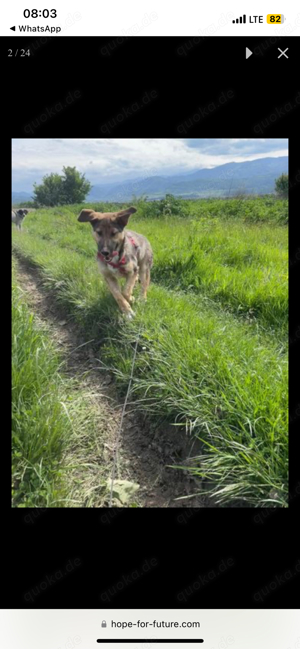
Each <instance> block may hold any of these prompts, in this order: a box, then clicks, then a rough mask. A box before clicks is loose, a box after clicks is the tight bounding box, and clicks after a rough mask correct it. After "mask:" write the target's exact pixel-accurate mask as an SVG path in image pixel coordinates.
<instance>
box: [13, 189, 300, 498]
mask: <svg viewBox="0 0 300 649" xmlns="http://www.w3.org/2000/svg"><path fill="white" fill-rule="evenodd" d="M80 207H81V206H68V207H59V208H53V209H49V210H37V211H36V212H35V213H34V214H30V215H28V216H27V217H26V221H25V222H24V231H23V232H18V231H17V230H15V229H14V232H13V245H14V247H15V249H16V250H17V251H18V252H19V253H20V254H22V256H24V257H26V258H27V259H30V260H31V261H33V262H34V263H35V264H36V265H38V266H39V268H40V269H41V272H42V275H43V282H44V284H45V286H46V287H47V288H48V289H49V291H51V292H52V293H54V294H55V295H56V297H57V300H58V301H59V303H60V304H61V305H62V306H63V308H64V311H65V313H66V314H68V317H70V318H72V320H73V321H74V322H75V323H76V325H77V327H78V330H79V331H80V332H81V333H82V335H84V336H85V337H86V339H88V337H95V338H96V340H97V341H98V344H99V349H100V348H101V359H102V362H104V364H105V366H106V367H107V368H110V369H111V371H112V372H113V373H114V375H115V378H116V384H117V386H118V389H119V391H120V394H121V395H122V394H124V393H125V391H126V388H127V385H128V381H129V376H130V370H131V362H132V355H133V348H134V345H135V341H136V337H137V335H138V332H140V343H139V347H138V354H137V360H136V365H135V370H134V381H133V389H132V394H131V407H133V404H134V407H135V409H137V410H140V411H143V412H145V413H147V415H148V416H149V417H150V418H154V419H155V418H160V419H161V418H164V420H165V421H167V422H171V423H173V424H174V435H180V434H181V435H182V434H183V430H185V431H186V432H187V433H189V434H190V435H194V436H196V437H198V438H199V439H201V440H202V443H203V452H202V454H201V456H197V457H194V458H193V459H191V460H190V461H189V464H188V466H185V467H182V468H184V469H185V470H187V469H188V470H189V471H190V472H191V473H192V474H193V475H194V476H196V477H198V478H199V484H200V481H201V480H202V479H203V478H204V479H205V484H206V489H207V490H208V493H211V494H212V495H213V496H214V500H215V502H217V503H218V504H219V505H225V506H226V505H228V504H231V505H232V504H234V503H236V502H244V504H245V505H247V506H254V507H257V506H283V507H284V506H287V496H288V481H287V480H288V479H287V470H288V445H287V299H288V296H287V270H288V265H287V228H286V227H285V223H286V220H287V201H276V200H275V199H273V198H272V197H270V198H257V199H248V200H240V199H235V200H234V199H233V200H230V201H229V200H228V201H224V200H215V199H214V200H205V201H179V200H178V201H177V200H174V199H173V200H172V199H171V200H169V201H168V200H166V201H162V202H161V203H145V202H143V201H138V202H137V207H138V212H137V213H136V214H135V215H134V217H132V219H131V220H130V227H131V228H132V229H133V230H137V231H138V232H140V233H142V234H144V235H145V236H147V237H149V239H150V241H151V244H152V246H153V249H154V267H153V273H152V279H153V283H152V285H151V287H150V290H149V299H148V302H147V304H146V305H145V306H142V305H137V308H136V309H135V310H136V318H135V319H134V320H133V321H132V322H130V323H128V322H126V324H125V322H124V321H123V320H122V319H120V317H119V314H118V311H117V308H116V305H115V302H114V300H113V298H112V297H111V296H110V295H109V294H108V293H107V289H106V288H105V287H104V285H103V283H102V280H101V278H100V276H99V274H98V273H97V268H96V264H95V242H94V241H93V239H92V237H91V233H90V227H87V225H86V224H80V223H78V222H77V215H78V214H79V211H80ZM95 207H96V206H95ZM114 207H115V206H114V205H105V211H108V210H110V209H114ZM98 209H100V210H101V209H103V211H104V205H103V206H102V205H99V206H98ZM17 366H18V363H17ZM43 417H44V416H43V414H42V413H41V414H40V415H39V416H38V419H42V418H43ZM38 419H37V420H38ZM22 435H23V437H24V439H28V440H29V439H30V436H31V437H33V438H34V437H35V435H37V429H36V430H35V426H34V425H33V426H32V427H31V429H30V430H28V431H27V429H26V427H25V428H24V430H23V431H22ZM28 443H29V442H28ZM30 444H31V442H30ZM58 458H59V454H58ZM58 464H59V460H58ZM55 471H56V469H55V470H54V475H55ZM186 504H187V506H188V501H187V503H186Z"/></svg>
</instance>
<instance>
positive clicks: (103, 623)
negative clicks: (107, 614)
mask: <svg viewBox="0 0 300 649" xmlns="http://www.w3.org/2000/svg"><path fill="white" fill-rule="evenodd" d="M101 626H102V628H105V627H106V626H107V624H106V622H105V620H103V622H101Z"/></svg>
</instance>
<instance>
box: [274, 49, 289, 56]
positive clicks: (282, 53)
mask: <svg viewBox="0 0 300 649" xmlns="http://www.w3.org/2000/svg"><path fill="white" fill-rule="evenodd" d="M277 49H278V51H279V52H281V54H279V56H277V58H278V59H280V58H281V57H282V56H284V57H285V58H286V59H288V58H289V57H288V55H287V54H286V52H287V51H288V49H289V48H288V47H286V49H285V50H281V49H280V47H277Z"/></svg>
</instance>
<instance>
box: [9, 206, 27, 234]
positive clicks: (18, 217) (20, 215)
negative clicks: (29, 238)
mask: <svg viewBox="0 0 300 649" xmlns="http://www.w3.org/2000/svg"><path fill="white" fill-rule="evenodd" d="M26 214H28V210H12V212H11V220H12V223H15V224H16V226H17V228H19V230H22V222H23V219H24V218H25V216H26Z"/></svg>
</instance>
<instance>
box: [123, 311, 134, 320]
mask: <svg viewBox="0 0 300 649" xmlns="http://www.w3.org/2000/svg"><path fill="white" fill-rule="evenodd" d="M124 315H125V318H126V320H132V318H134V316H135V313H134V311H132V309H131V310H130V311H126V313H124Z"/></svg>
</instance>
